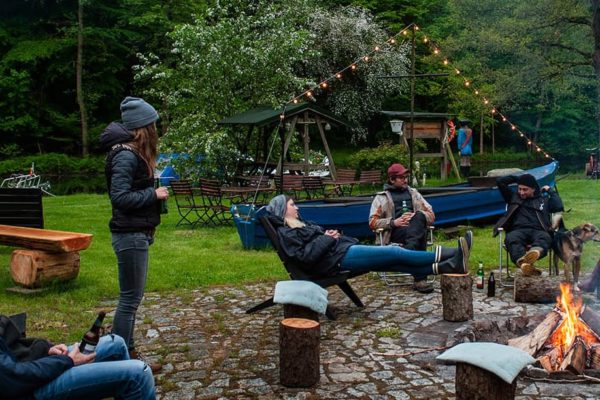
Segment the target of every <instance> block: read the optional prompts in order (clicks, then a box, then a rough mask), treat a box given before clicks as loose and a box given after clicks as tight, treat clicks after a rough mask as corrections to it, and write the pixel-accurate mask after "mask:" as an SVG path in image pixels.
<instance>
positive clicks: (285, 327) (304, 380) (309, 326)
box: [279, 318, 321, 387]
mask: <svg viewBox="0 0 600 400" xmlns="http://www.w3.org/2000/svg"><path fill="white" fill-rule="evenodd" d="M320 327H321V326H320V325H319V323H318V322H316V321H311V320H308V319H304V318H286V319H284V320H283V321H281V323H280V324H279V380H280V382H281V384H282V385H283V386H287V387H310V386H313V385H315V384H316V383H317V382H319V376H320V371H319V368H320V362H319V336H320V334H321V329H320Z"/></svg>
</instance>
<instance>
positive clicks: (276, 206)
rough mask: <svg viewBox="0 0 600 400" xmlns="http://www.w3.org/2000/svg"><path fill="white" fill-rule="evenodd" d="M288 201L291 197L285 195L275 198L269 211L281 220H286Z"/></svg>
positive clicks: (268, 207) (270, 204)
mask: <svg viewBox="0 0 600 400" xmlns="http://www.w3.org/2000/svg"><path fill="white" fill-rule="evenodd" d="M288 199H289V197H288V196H286V195H284V194H280V195H278V196H275V197H273V198H272V199H271V201H270V202H269V205H268V206H267V211H268V212H270V213H271V214H273V215H276V216H278V217H280V218H284V217H285V211H286V210H287V202H288Z"/></svg>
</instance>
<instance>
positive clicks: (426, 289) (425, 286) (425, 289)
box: [413, 279, 433, 294]
mask: <svg viewBox="0 0 600 400" xmlns="http://www.w3.org/2000/svg"><path fill="white" fill-rule="evenodd" d="M413 290H415V291H417V292H419V293H425V294H427V293H431V292H433V284H432V283H431V282H427V279H423V280H421V281H415V283H413Z"/></svg>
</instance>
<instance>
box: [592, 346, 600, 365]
mask: <svg viewBox="0 0 600 400" xmlns="http://www.w3.org/2000/svg"><path fill="white" fill-rule="evenodd" d="M590 368H591V369H600V344H598V343H596V344H593V345H592V346H591V348H590Z"/></svg>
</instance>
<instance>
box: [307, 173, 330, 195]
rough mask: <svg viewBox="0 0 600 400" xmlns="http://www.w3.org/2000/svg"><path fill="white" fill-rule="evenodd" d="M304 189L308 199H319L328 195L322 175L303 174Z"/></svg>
mask: <svg viewBox="0 0 600 400" xmlns="http://www.w3.org/2000/svg"><path fill="white" fill-rule="evenodd" d="M302 189H304V192H305V193H306V197H307V198H308V199H318V198H324V197H325V196H326V193H325V184H324V183H323V178H321V177H320V176H303V177H302Z"/></svg>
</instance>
